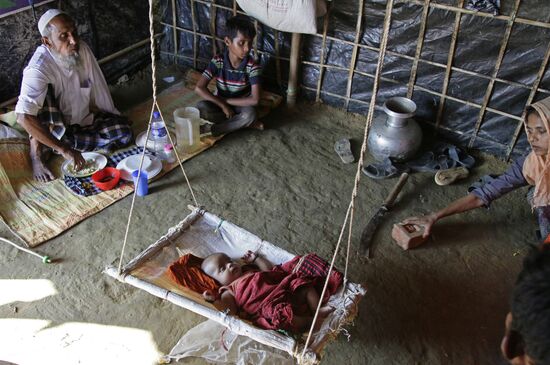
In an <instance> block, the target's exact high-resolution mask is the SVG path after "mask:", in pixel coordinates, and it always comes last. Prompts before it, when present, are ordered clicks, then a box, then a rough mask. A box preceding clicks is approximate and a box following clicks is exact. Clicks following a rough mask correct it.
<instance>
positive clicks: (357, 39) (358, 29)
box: [344, 0, 384, 110]
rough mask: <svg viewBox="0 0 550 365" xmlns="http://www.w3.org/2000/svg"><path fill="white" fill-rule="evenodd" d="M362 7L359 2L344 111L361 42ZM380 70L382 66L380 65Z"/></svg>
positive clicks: (347, 102)
mask: <svg viewBox="0 0 550 365" xmlns="http://www.w3.org/2000/svg"><path fill="white" fill-rule="evenodd" d="M363 7H364V1H363V0H360V1H359V10H358V11H357V23H356V24H355V42H354V44H353V50H352V51H351V60H350V63H349V73H348V84H347V86H346V102H345V104H344V109H345V110H348V106H349V99H350V97H351V86H352V84H353V71H355V64H356V63H357V51H358V50H359V47H358V43H359V42H360V40H361V25H362V22H363ZM382 68H384V65H383V64H382ZM381 72H382V70H380V73H381Z"/></svg>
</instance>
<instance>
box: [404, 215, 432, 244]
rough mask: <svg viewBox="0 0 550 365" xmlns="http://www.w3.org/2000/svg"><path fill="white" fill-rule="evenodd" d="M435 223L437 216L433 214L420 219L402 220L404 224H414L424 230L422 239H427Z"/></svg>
mask: <svg viewBox="0 0 550 365" xmlns="http://www.w3.org/2000/svg"><path fill="white" fill-rule="evenodd" d="M435 222H437V216H436V214H435V213H430V214H427V215H425V216H422V217H410V218H407V219H405V220H403V222H402V223H404V224H414V225H417V226H421V227H423V228H424V234H423V235H422V237H424V238H427V237H428V236H429V235H430V234H431V233H432V226H433V225H434V224H435Z"/></svg>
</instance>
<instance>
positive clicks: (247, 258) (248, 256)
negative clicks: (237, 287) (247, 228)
mask: <svg viewBox="0 0 550 365" xmlns="http://www.w3.org/2000/svg"><path fill="white" fill-rule="evenodd" d="M257 257H258V254H257V253H256V252H253V251H250V250H248V251H246V253H245V254H244V255H243V257H241V258H242V260H243V261H244V262H246V263H247V264H251V263H253V262H254V261H255V260H256V258H257Z"/></svg>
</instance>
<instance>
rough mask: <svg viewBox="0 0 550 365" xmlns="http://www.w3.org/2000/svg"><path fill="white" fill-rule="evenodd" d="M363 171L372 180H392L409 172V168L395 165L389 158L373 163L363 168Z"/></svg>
mask: <svg viewBox="0 0 550 365" xmlns="http://www.w3.org/2000/svg"><path fill="white" fill-rule="evenodd" d="M361 171H362V172H363V173H364V174H365V175H367V176H368V177H370V178H371V179H376V180H380V179H390V178H392V177H395V176H398V175H400V174H401V173H402V172H408V171H409V168H408V167H407V166H404V165H401V164H395V163H393V162H392V161H391V160H390V159H389V158H386V159H385V160H383V161H382V162H377V163H372V164H370V165H367V166H363V168H362V169H361Z"/></svg>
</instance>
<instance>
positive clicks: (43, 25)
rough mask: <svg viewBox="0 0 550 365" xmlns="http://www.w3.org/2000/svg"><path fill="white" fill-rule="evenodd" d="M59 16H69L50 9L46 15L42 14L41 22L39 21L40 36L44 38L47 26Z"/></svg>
mask: <svg viewBox="0 0 550 365" xmlns="http://www.w3.org/2000/svg"><path fill="white" fill-rule="evenodd" d="M59 14H67V13H65V12H64V11H61V10H59V9H50V10H48V11H47V12H45V13H44V14H42V16H41V17H40V20H39V21H38V31H39V32H40V35H41V36H42V37H44V35H45V34H46V26H47V25H48V23H49V22H50V20H52V19H53V18H55V17H56V16H58V15H59Z"/></svg>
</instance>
